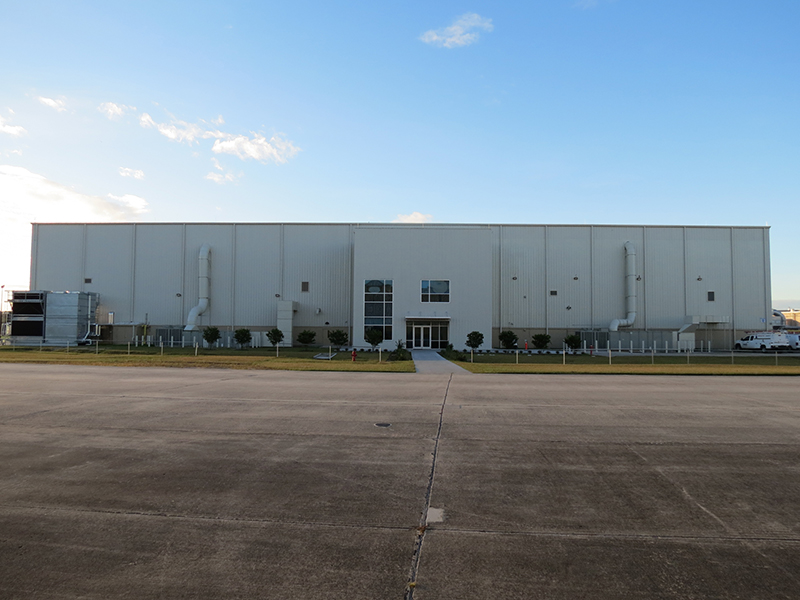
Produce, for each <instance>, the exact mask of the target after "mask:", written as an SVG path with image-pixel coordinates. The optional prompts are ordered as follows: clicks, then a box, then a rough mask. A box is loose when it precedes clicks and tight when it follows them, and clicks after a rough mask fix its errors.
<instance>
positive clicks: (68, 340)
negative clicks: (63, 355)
mask: <svg viewBox="0 0 800 600" xmlns="http://www.w3.org/2000/svg"><path fill="white" fill-rule="evenodd" d="M67 353H68V354H69V340H67Z"/></svg>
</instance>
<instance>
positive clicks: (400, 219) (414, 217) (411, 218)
mask: <svg viewBox="0 0 800 600" xmlns="http://www.w3.org/2000/svg"><path fill="white" fill-rule="evenodd" d="M431 221H433V215H425V214H422V213H421V212H417V211H414V212H412V213H411V214H410V215H397V218H396V219H394V220H393V221H392V223H430V222H431Z"/></svg>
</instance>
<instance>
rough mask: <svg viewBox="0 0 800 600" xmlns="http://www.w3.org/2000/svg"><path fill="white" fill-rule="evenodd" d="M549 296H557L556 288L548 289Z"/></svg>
mask: <svg viewBox="0 0 800 600" xmlns="http://www.w3.org/2000/svg"><path fill="white" fill-rule="evenodd" d="M550 295H551V296H558V290H550Z"/></svg>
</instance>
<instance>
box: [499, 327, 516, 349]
mask: <svg viewBox="0 0 800 600" xmlns="http://www.w3.org/2000/svg"><path fill="white" fill-rule="evenodd" d="M497 337H498V338H499V339H500V343H501V344H503V348H505V349H506V350H511V349H512V348H513V347H514V346H515V345H516V344H517V340H518V339H519V337H518V336H517V334H516V333H514V332H513V331H511V330H510V329H506V330H505V331H501V332H500V335H498V336H497Z"/></svg>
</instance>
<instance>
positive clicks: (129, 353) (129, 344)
mask: <svg viewBox="0 0 800 600" xmlns="http://www.w3.org/2000/svg"><path fill="white" fill-rule="evenodd" d="M130 355H131V343H130V342H128V356H130Z"/></svg>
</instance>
